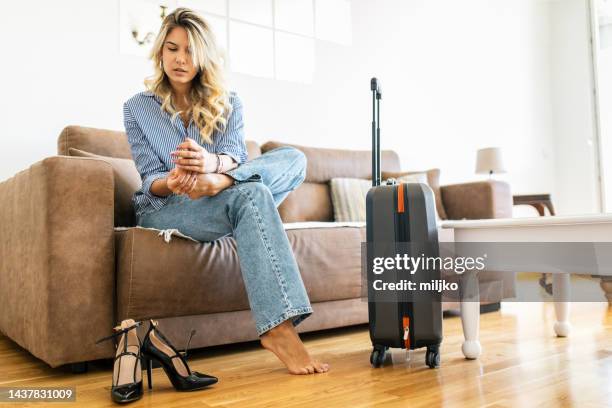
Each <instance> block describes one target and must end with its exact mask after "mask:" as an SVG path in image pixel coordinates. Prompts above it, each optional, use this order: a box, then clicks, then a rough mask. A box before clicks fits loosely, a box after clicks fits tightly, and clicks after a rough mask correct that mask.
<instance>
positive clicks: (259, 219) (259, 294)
mask: <svg viewBox="0 0 612 408" xmlns="http://www.w3.org/2000/svg"><path fill="white" fill-rule="evenodd" d="M226 174H228V175H230V176H231V177H233V178H234V180H235V181H234V185H233V186H231V187H229V188H227V189H225V190H223V191H222V192H220V193H219V194H217V195H216V196H213V197H201V198H199V199H197V200H192V199H190V198H189V197H187V196H180V195H174V194H173V195H172V196H170V197H169V198H168V201H167V202H166V204H165V205H164V206H163V207H162V208H161V209H159V210H156V211H153V212H150V213H147V214H143V215H142V216H141V217H140V218H139V219H138V225H140V226H142V227H147V228H156V229H171V228H176V229H178V230H179V231H180V232H182V233H183V234H185V235H188V236H190V237H192V238H194V239H196V240H198V241H201V242H210V241H214V240H217V239H219V238H222V237H225V236H229V235H232V236H233V237H234V239H235V240H236V246H237V249H238V257H239V259H240V269H241V271H242V278H243V279H244V284H245V287H246V291H247V294H248V298H249V304H250V306H251V312H252V313H253V316H254V318H255V324H256V327H257V333H258V334H259V335H262V334H263V333H265V332H266V331H268V330H270V329H271V328H273V327H275V326H277V325H279V324H280V323H282V322H284V321H285V320H288V319H292V322H293V324H294V325H297V324H298V323H300V322H301V321H302V320H304V319H305V318H306V317H308V316H309V315H310V314H311V313H312V308H311V306H310V302H309V300H308V295H307V294H306V289H305V288H304V283H303V282H302V277H301V276H300V272H299V270H298V266H297V263H296V261H295V258H294V256H293V251H292V250H291V246H290V244H289V240H288V239H287V235H286V232H285V230H284V228H283V224H282V221H281V219H280V216H279V214H278V210H277V209H276V207H277V206H278V205H279V204H280V203H281V202H282V201H283V200H284V199H285V197H287V195H288V194H289V193H290V192H291V191H293V190H294V189H296V188H297V187H298V186H299V185H300V184H301V183H302V181H304V177H305V175H306V157H305V156H304V154H303V153H302V152H300V151H299V150H297V149H294V148H292V147H281V148H277V149H274V150H271V151H269V152H267V153H265V154H263V155H261V156H260V157H257V158H255V159H253V160H251V161H249V162H247V163H244V164H242V165H241V166H238V167H237V168H236V169H233V170H230V171H228V172H227V173H226Z"/></svg>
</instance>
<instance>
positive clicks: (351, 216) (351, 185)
mask: <svg viewBox="0 0 612 408" xmlns="http://www.w3.org/2000/svg"><path fill="white" fill-rule="evenodd" d="M330 187H331V188H330V189H331V198H332V205H333V206H334V221H337V222H349V221H360V222H365V220H366V208H365V197H366V194H367V193H368V190H369V189H370V188H371V187H372V182H371V181H370V180H365V179H357V178H332V179H331V181H330Z"/></svg>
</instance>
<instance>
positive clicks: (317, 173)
mask: <svg viewBox="0 0 612 408" xmlns="http://www.w3.org/2000/svg"><path fill="white" fill-rule="evenodd" d="M281 146H292V147H295V148H296V149H298V150H301V151H302V152H303V153H304V154H305V155H306V159H307V168H306V181H307V182H312V183H328V182H329V181H330V180H331V179H332V178H334V177H355V178H369V177H371V174H372V153H371V152H370V151H369V150H348V149H324V148H321V147H305V146H299V145H293V144H287V143H281V142H267V143H264V144H263V145H262V146H261V151H262V152H263V153H265V152H267V151H270V150H272V149H276V148H277V147H281ZM381 171H395V172H397V171H400V162H399V156H398V155H397V153H395V152H394V151H392V150H383V151H382V152H381Z"/></svg>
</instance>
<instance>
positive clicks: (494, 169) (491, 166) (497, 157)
mask: <svg viewBox="0 0 612 408" xmlns="http://www.w3.org/2000/svg"><path fill="white" fill-rule="evenodd" d="M505 172H506V168H505V167H504V161H503V159H502V154H501V149H500V148H499V147H487V148H484V149H480V150H478V153H477V155H476V173H477V174H488V175H489V177H491V176H492V175H493V173H505Z"/></svg>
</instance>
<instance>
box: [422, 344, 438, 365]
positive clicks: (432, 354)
mask: <svg viewBox="0 0 612 408" xmlns="http://www.w3.org/2000/svg"><path fill="white" fill-rule="evenodd" d="M425 364H427V366H428V367H429V368H437V367H440V346H439V345H436V346H428V347H427V354H425Z"/></svg>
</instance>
